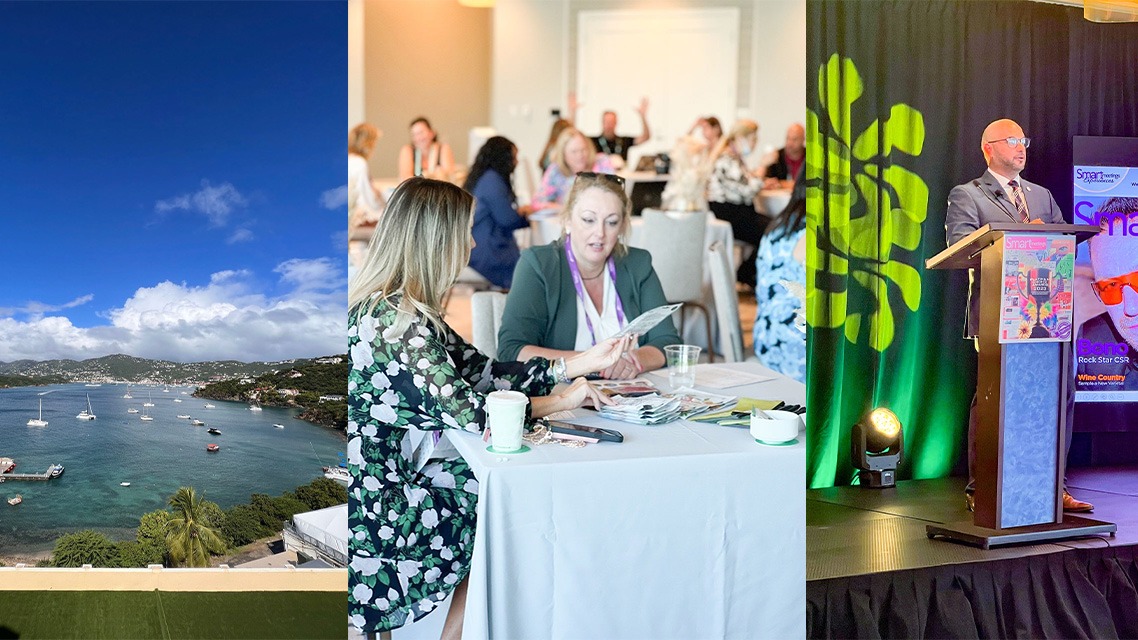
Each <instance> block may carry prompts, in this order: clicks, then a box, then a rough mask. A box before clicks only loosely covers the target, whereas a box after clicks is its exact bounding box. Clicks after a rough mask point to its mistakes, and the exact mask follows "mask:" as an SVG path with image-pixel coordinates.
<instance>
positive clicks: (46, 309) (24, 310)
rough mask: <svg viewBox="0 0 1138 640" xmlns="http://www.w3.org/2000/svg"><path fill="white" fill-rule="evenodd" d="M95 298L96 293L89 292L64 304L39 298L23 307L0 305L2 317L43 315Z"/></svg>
mask: <svg viewBox="0 0 1138 640" xmlns="http://www.w3.org/2000/svg"><path fill="white" fill-rule="evenodd" d="M94 299H95V295H94V294H91V293H88V294H87V295H85V296H79V297H78V298H75V299H74V300H72V301H70V302H64V303H63V304H48V303H46V302H39V301H38V300H29V301H28V302H25V303H24V306H22V307H0V317H4V316H13V315H16V314H28V315H31V316H36V317H39V316H42V315H43V314H45V313H54V312H56V311H63V310H64V309H72V308H74V307H79V306H82V305H85V304H87V303H88V302H90V301H92V300H94Z"/></svg>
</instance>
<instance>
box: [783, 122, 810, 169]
mask: <svg viewBox="0 0 1138 640" xmlns="http://www.w3.org/2000/svg"><path fill="white" fill-rule="evenodd" d="M785 146H786V155H787V156H788V157H790V158H791V159H792V160H798V159H799V158H801V157H802V156H803V155H805V153H806V128H805V127H803V126H802V125H800V124H798V123H797V122H796V123H794V124H792V125H790V127H789V128H788V129H787V130H786V145H785Z"/></svg>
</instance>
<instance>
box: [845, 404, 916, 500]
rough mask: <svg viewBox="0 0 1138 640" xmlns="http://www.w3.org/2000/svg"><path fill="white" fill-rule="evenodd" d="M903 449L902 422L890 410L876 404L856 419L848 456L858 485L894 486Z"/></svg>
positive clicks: (874, 486)
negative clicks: (857, 479) (855, 469)
mask: <svg viewBox="0 0 1138 640" xmlns="http://www.w3.org/2000/svg"><path fill="white" fill-rule="evenodd" d="M903 449H904V436H903V434H902V433H901V421H900V420H898V419H897V416H896V414H894V413H893V412H892V411H890V410H889V409H886V408H884V407H878V408H877V409H874V410H873V411H870V412H869V413H868V414H867V415H866V416H865V417H864V418H862V419H861V420H859V421H858V422H857V424H855V425H854V426H853V432H852V433H851V438H850V458H851V459H852V461H853V465H854V466H855V467H857V469H858V476H859V477H860V478H861V486H863V487H873V488H876V489H880V488H883V487H892V486H894V485H895V484H896V477H895V476H896V471H897V465H899V464H901V452H902V450H903Z"/></svg>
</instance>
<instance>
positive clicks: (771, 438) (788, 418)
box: [751, 409, 802, 444]
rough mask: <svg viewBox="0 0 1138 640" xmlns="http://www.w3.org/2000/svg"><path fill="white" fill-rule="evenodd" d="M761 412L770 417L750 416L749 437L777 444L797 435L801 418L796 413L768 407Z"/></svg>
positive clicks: (788, 440)
mask: <svg viewBox="0 0 1138 640" xmlns="http://www.w3.org/2000/svg"><path fill="white" fill-rule="evenodd" d="M763 413H765V414H767V415H768V416H770V419H769V420H768V419H766V418H763V417H762V416H760V415H752V416H751V437H753V438H754V439H755V440H759V441H761V442H766V443H770V444H779V443H783V442H790V441H791V440H793V439H795V438H797V437H798V430H799V428H800V427H801V425H802V419H801V418H800V417H799V416H798V414H797V413H792V412H790V411H778V410H775V409H769V410H767V411H764V412H763Z"/></svg>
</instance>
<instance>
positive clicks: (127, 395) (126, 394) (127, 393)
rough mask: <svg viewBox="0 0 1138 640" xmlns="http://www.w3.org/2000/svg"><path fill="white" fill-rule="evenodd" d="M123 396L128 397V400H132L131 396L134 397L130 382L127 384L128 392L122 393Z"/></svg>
mask: <svg viewBox="0 0 1138 640" xmlns="http://www.w3.org/2000/svg"><path fill="white" fill-rule="evenodd" d="M122 397H123V398H126V399H127V400H130V399H131V398H133V397H134V396H132V395H130V385H129V384H128V385H126V393H124V394H122Z"/></svg>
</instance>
